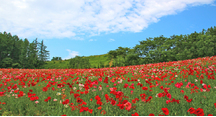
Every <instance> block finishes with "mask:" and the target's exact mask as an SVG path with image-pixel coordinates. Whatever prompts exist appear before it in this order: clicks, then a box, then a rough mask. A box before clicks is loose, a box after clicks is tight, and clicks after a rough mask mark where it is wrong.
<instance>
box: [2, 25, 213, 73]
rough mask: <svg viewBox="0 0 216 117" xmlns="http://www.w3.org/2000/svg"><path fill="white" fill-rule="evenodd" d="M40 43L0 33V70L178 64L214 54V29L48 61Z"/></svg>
mask: <svg viewBox="0 0 216 117" xmlns="http://www.w3.org/2000/svg"><path fill="white" fill-rule="evenodd" d="M46 48H47V47H46V46H45V45H44V43H43V41H41V42H38V41H37V38H36V39H35V40H34V41H33V42H32V43H30V42H29V41H28V39H24V40H22V39H19V38H18V36H16V35H15V36H12V35H11V34H10V33H6V32H4V33H0V68H31V69H34V68H40V69H49V68H52V69H55V68H56V69H57V68H58V69H59V68H61V69H64V68H73V69H78V68H104V67H116V66H129V65H141V64H148V63H160V62H168V61H179V60H186V59H194V58H199V57H206V56H214V55H216V26H214V27H210V28H208V29H207V30H205V29H203V30H202V31H201V32H199V33H198V32H196V31H195V32H194V33H191V34H187V35H173V36H170V37H169V38H168V37H164V36H163V35H161V36H159V37H154V38H151V37H149V38H147V39H146V40H143V41H140V42H139V44H138V45H135V46H134V47H133V48H128V47H118V48H117V49H115V50H110V51H109V52H108V53H107V54H104V55H97V56H89V57H85V56H82V57H81V56H76V57H75V58H71V59H69V60H62V59H61V57H53V58H52V59H51V61H48V59H49V51H47V50H46Z"/></svg>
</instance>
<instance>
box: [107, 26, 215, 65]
mask: <svg viewBox="0 0 216 117" xmlns="http://www.w3.org/2000/svg"><path fill="white" fill-rule="evenodd" d="M108 55H109V59H110V61H112V62H113V61H114V62H115V64H112V67H115V66H128V65H140V64H148V63H159V62H168V61H178V60H186V59H193V58H198V57H206V56H214V55H216V27H215V26H214V28H213V27H211V28H208V29H207V30H204V29H203V30H202V32H200V33H197V32H196V31H195V32H194V33H191V34H188V35H173V36H171V37H170V38H167V37H164V36H163V35H161V36H159V37H154V38H147V39H146V40H144V41H140V42H139V44H138V45H136V46H135V47H133V48H127V47H126V48H123V47H118V49H116V50H111V51H109V52H108Z"/></svg>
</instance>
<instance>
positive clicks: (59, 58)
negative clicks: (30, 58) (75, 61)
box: [51, 57, 62, 61]
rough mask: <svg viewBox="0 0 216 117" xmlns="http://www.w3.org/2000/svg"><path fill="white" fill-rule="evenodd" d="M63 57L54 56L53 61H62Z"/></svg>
mask: <svg viewBox="0 0 216 117" xmlns="http://www.w3.org/2000/svg"><path fill="white" fill-rule="evenodd" d="M61 60H62V58H61V57H53V58H52V60H51V61H61Z"/></svg>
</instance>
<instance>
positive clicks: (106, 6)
mask: <svg viewBox="0 0 216 117" xmlns="http://www.w3.org/2000/svg"><path fill="white" fill-rule="evenodd" d="M213 3H214V0H64V1H60V0H45V1H44V0H1V4H0V32H3V31H7V32H11V33H12V34H16V35H18V36H19V37H21V38H26V37H27V38H36V37H38V38H71V39H78V40H83V38H79V37H80V36H83V35H84V36H94V35H100V34H101V33H116V32H120V31H129V32H140V31H142V30H143V29H145V28H147V27H148V25H149V24H151V23H156V22H158V21H159V20H160V18H161V17H163V16H166V15H172V14H176V13H178V12H180V11H183V10H185V8H187V7H188V6H196V5H203V4H213Z"/></svg>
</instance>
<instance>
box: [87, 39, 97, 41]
mask: <svg viewBox="0 0 216 117" xmlns="http://www.w3.org/2000/svg"><path fill="white" fill-rule="evenodd" d="M89 41H97V39H89Z"/></svg>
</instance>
